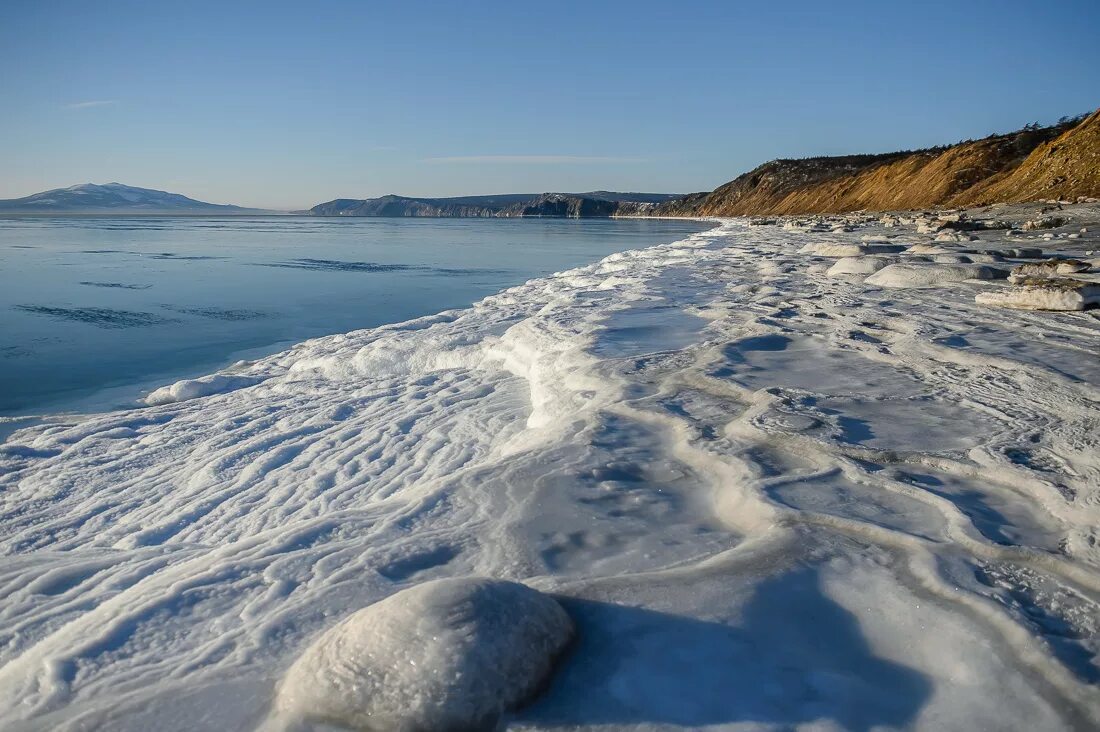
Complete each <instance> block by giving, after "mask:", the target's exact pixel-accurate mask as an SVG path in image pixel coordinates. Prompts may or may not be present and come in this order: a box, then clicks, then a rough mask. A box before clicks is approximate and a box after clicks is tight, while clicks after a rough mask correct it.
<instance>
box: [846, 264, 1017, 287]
mask: <svg viewBox="0 0 1100 732" xmlns="http://www.w3.org/2000/svg"><path fill="white" fill-rule="evenodd" d="M1006 275H1007V273H1006V272H1005V271H1004V270H1000V269H997V268H996V267H987V266H985V265H982V264H931V263H930V264H891V265H890V266H889V267H885V268H883V269H881V270H879V271H878V272H876V273H874V274H873V275H871V276H870V277H868V278H867V279H866V280H864V282H866V283H867V284H869V285H878V286H879V287H938V286H940V285H944V284H947V283H949V282H961V281H963V280H996V279H1003V278H1004V277H1005V276H1006Z"/></svg>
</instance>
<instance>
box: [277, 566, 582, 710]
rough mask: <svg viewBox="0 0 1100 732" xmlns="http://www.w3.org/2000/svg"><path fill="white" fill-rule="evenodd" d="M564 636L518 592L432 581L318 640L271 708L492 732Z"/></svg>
mask: <svg viewBox="0 0 1100 732" xmlns="http://www.w3.org/2000/svg"><path fill="white" fill-rule="evenodd" d="M572 635H573V623H572V621H571V620H570V619H569V616H568V615H566V613H565V611H564V610H563V609H562V607H561V606H560V605H559V604H558V603H557V602H556V601H555V600H554V599H553V598H550V597H548V596H546V595H543V594H542V593H539V592H537V591H535V590H532V589H530V588H528V587H525V586H523V585H521V584H517V583H514V582H501V581H493V580H486V579H478V578H473V579H467V578H452V579H439V580H433V581H431V582H425V583H423V584H419V585H416V586H414V587H412V588H409V589H407V590H403V591H401V592H398V593H396V594H394V595H391V596H390V597H387V598H386V599H385V600H382V601H380V602H378V603H375V604H374V605H371V606H370V607H367V608H365V609H363V610H360V611H358V612H356V613H353V614H352V615H350V616H349V617H348V618H346V619H344V620H343V621H341V622H340V623H339V624H337V625H336V626H334V627H333V628H332V629H330V630H328V631H326V632H325V633H324V634H323V635H322V636H321V637H320V638H318V639H317V640H316V641H314V642H313V644H312V645H310V647H309V648H307V649H306V651H305V652H304V653H303V654H302V656H301V657H300V658H299V659H298V660H297V661H295V662H294V665H293V666H291V667H290V670H289V671H288V672H287V674H286V676H285V678H284V679H283V681H282V683H281V684H280V686H279V692H278V708H279V710H280V711H281V712H282V713H283V714H285V715H287V716H288V717H289V718H291V719H296V720H314V721H321V722H331V723H336V724H342V725H344V726H346V727H349V728H351V729H357V730H371V731H372V732H448V731H450V730H453V731H454V732H474V731H476V730H492V729H494V728H495V727H496V724H497V722H498V720H499V719H500V715H501V714H502V712H504V711H505V710H506V709H510V708H513V707H516V706H518V705H519V704H520V703H522V702H524V701H526V700H527V699H529V698H530V697H531V696H532V695H533V694H534V692H535V691H536V690H537V689H538V687H539V686H540V685H541V684H543V683H544V682H545V680H546V678H547V676H548V675H549V673H550V668H551V665H552V664H553V662H554V660H555V658H557V656H558V655H559V654H560V653H561V652H562V650H563V649H564V648H565V646H566V644H567V643H568V642H569V640H570V638H571V637H572Z"/></svg>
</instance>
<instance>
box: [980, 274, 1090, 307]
mask: <svg viewBox="0 0 1100 732" xmlns="http://www.w3.org/2000/svg"><path fill="white" fill-rule="evenodd" d="M974 302H976V303H978V304H979V305H999V306H1000V307H1004V308H1014V309H1016V310H1084V309H1085V308H1086V307H1088V306H1090V305H1100V283H1097V282H1088V281H1086V280H1075V279H1070V278H1050V279H1047V278H1043V277H1031V278H1024V279H1016V280H1015V285H1014V286H1012V287H1005V288H1002V289H999V290H997V291H995V292H982V293H979V294H977V295H975V296H974Z"/></svg>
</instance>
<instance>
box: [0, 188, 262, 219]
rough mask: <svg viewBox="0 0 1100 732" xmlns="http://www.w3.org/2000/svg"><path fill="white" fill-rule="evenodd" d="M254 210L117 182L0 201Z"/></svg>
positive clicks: (107, 208)
mask: <svg viewBox="0 0 1100 732" xmlns="http://www.w3.org/2000/svg"><path fill="white" fill-rule="evenodd" d="M257 212H258V209H248V208H241V207H240V206H223V205H220V204H216V203H205V202H204V201H196V200H195V199H193V198H188V197H187V196H181V195H180V194H178V193H167V192H165V191H154V190H151V189H149V188H135V187H133V186H124V185H122V184H121V183H107V184H106V185H96V184H94V183H81V184H80V185H76V186H70V187H69V188H55V189H54V190H52V191H44V192H42V193H35V194H34V195H31V196H26V197H24V198H12V199H8V200H0V213H20V214H29V213H181V214H191V213H194V214H247V213H257Z"/></svg>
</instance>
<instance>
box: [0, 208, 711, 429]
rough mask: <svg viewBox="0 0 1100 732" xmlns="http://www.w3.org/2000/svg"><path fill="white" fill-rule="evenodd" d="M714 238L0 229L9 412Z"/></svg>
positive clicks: (496, 230)
mask: <svg viewBox="0 0 1100 732" xmlns="http://www.w3.org/2000/svg"><path fill="white" fill-rule="evenodd" d="M704 228H707V225H706V224H700V223H697V222H681V221H660V220H652V221H648V220H633V219H628V220H621V221H610V220H586V221H576V220H561V219H523V220H488V221H486V220H478V219H316V218H306V217H301V218H299V217H266V218H264V217H258V218H247V219H236V218H234V219H226V218H210V219H196V218H0V253H2V257H3V259H2V260H0V414H3V415H18V414H30V413H42V412H49V411H60V410H91V409H106V408H112V407H121V406H129V405H131V404H133V402H134V400H135V399H137V398H138V397H139V396H140V395H141V393H142V392H143V391H145V390H147V389H148V388H150V387H152V386H156V385H159V384H162V383H165V382H168V381H172V380H174V379H177V378H181V377H185V376H195V375H199V374H203V373H207V372H209V371H212V370H216V369H217V368H219V367H222V366H224V365H227V364H229V363H231V362H233V361H235V360H237V359H239V358H246V357H248V358H254V357H257V356H260V355H263V354H266V353H272V352H274V351H277V350H280V349H281V348H282V347H284V346H286V345H289V344H291V343H295V342H297V341H301V340H305V339H307V338H312V337H315V336H319V335H325V334H328V333H341V332H345V331H349V330H354V329H356V328H364V327H370V326H375V325H380V324H382V323H392V322H397V321H401V320H406V319H408V318H413V317H417V316H420V315H427V314H431V313H435V312H438V311H440V310H445V309H448V308H454V307H462V306H464V305H468V304H470V303H472V302H474V301H475V300H477V299H479V298H482V297H484V296H486V295H489V294H492V293H493V292H496V291H498V290H500V289H502V288H505V287H509V286H511V285H515V284H519V283H521V282H523V281H525V280H528V279H530V278H531V277H537V276H541V275H545V274H549V273H550V272H555V271H558V270H562V269H568V268H570V267H574V266H577V265H580V264H584V263H587V262H591V261H594V260H596V259H599V258H601V257H603V256H606V255H607V254H610V253H612V252H618V251H622V250H625V249H635V248H638V247H645V246H650V245H653V244H659V243H664V242H669V241H673V240H675V239H679V238H682V237H683V236H685V235H687V234H689V233H691V232H695V231H700V230H702V229H704Z"/></svg>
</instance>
